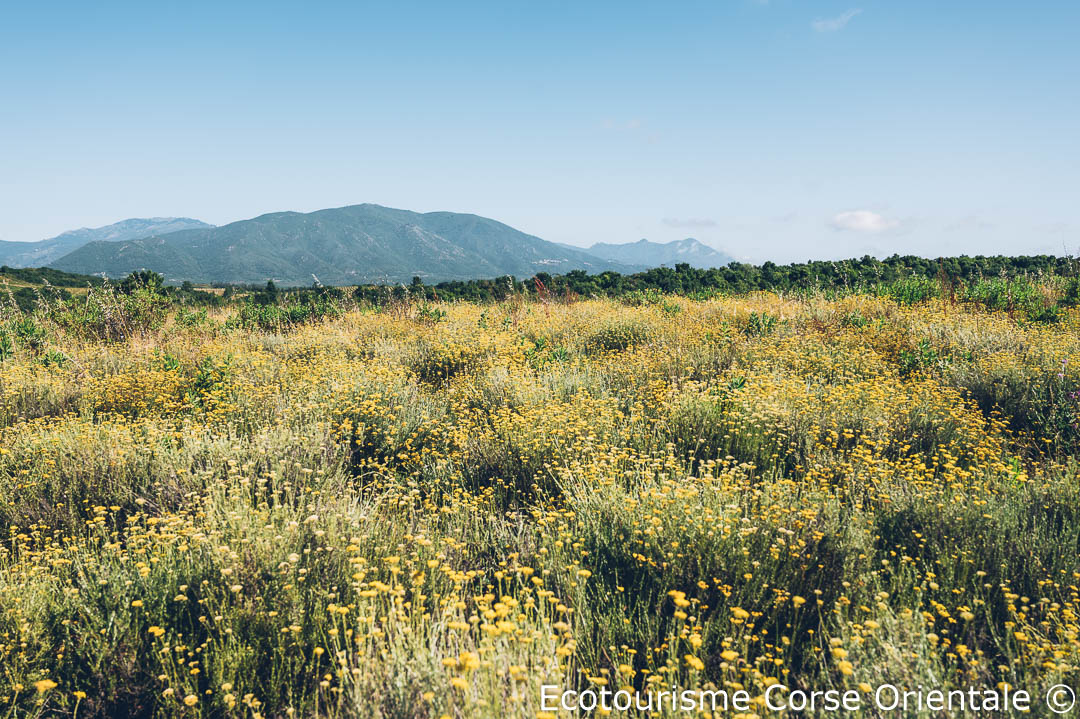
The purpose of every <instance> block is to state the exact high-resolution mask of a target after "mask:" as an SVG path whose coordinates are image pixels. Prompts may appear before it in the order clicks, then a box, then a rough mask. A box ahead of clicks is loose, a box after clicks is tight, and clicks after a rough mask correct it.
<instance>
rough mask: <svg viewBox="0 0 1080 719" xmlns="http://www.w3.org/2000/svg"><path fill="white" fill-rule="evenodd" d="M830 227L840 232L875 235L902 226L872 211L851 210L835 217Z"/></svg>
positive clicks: (897, 221)
mask: <svg viewBox="0 0 1080 719" xmlns="http://www.w3.org/2000/svg"><path fill="white" fill-rule="evenodd" d="M829 226H830V227H832V228H833V229H834V230H837V231H840V232H863V233H867V234H871V235H875V234H877V233H879V232H885V231H886V230H894V229H896V228H897V227H899V226H900V221H899V220H895V219H892V218H889V217H885V216H884V215H879V214H878V213H876V212H871V211H870V210H850V211H848V212H838V213H836V214H835V215H833V216H832V219H830V220H829Z"/></svg>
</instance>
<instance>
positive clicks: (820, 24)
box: [810, 7, 862, 32]
mask: <svg viewBox="0 0 1080 719" xmlns="http://www.w3.org/2000/svg"><path fill="white" fill-rule="evenodd" d="M861 12H862V8H857V7H856V8H851V9H850V10H848V11H847V12H845V13H843V14H842V15H837V16H836V17H832V18H818V19H817V20H814V21H813V22H812V23H810V27H812V28H814V29H815V30H817V31H818V32H836V31H838V30H843V29H844V26H845V25H847V24H848V23H849V22H851V19H852V18H853V17H855V16H856V15H858V14H859V13H861Z"/></svg>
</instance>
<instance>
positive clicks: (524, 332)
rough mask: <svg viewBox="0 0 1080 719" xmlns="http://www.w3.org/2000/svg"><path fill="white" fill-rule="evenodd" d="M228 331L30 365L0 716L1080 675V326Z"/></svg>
mask: <svg viewBox="0 0 1080 719" xmlns="http://www.w3.org/2000/svg"><path fill="white" fill-rule="evenodd" d="M223 319H224V316H222V317H218V318H215V317H214V316H210V317H208V318H205V319H204V321H199V322H185V323H183V324H181V323H178V322H176V321H175V319H171V320H169V321H168V322H167V323H166V324H165V325H164V326H163V327H161V328H158V329H154V330H148V331H146V332H140V333H137V334H135V335H134V336H128V337H126V338H125V339H120V340H116V339H113V340H111V341H105V340H94V339H88V338H86V337H80V336H78V335H77V334H76V333H73V332H70V331H68V330H67V329H65V328H63V327H59V326H57V327H51V328H50V327H45V329H44V331H43V332H44V334H43V335H42V337H41V338H40V342H39V346H38V347H36V348H23V349H16V350H15V351H14V352H12V353H11V354H10V355H9V356H8V357H7V358H6V359H4V360H3V361H2V362H0V717H4V718H6V717H56V716H78V717H91V716H110V717H137V716H139V717H141V716H146V717H150V716H161V717H174V716H175V717H196V716H202V717H267V718H269V717H313V716H327V717H357V718H366V717H416V718H422V719H429V718H430V719H438V718H440V717H450V718H452V719H461V718H466V717H469V718H472V717H476V718H483V717H529V718H532V717H545V716H555V714H553V713H548V712H546V711H545V710H544V707H543V706H542V703H541V687H542V685H557V686H559V687H565V688H576V689H583V688H586V687H593V688H598V687H610V688H619V687H629V688H631V689H632V690H634V691H637V692H647V691H650V690H657V689H661V688H664V687H671V686H673V685H677V686H678V687H687V688H727V689H736V688H740V689H745V690H746V691H747V692H749V693H750V695H751V696H753V697H754V698H755V703H754V704H753V707H752V708H751V710H750V711H749V712H745V713H744V716H751V715H757V716H762V717H764V716H771V715H772V714H770V713H769V712H768V711H767V709H766V708H765V707H764V706H763V705H762V704H761V703H759V701H758V700H759V699H760V697H762V696H763V694H764V692H765V689H766V688H767V687H768V686H769V685H770V684H773V683H776V682H782V683H784V684H786V685H788V686H792V687H800V686H801V687H807V688H814V689H827V688H844V689H853V690H856V691H860V692H865V691H868V690H869V689H870V688H871V687H873V686H876V685H878V684H879V683H881V682H884V681H890V682H893V683H895V684H905V685H908V686H912V687H914V686H917V685H919V684H922V685H927V686H934V687H941V688H950V687H957V688H964V687H969V686H975V687H980V688H984V687H990V688H993V687H999V686H1003V683H1007V684H1008V685H1009V686H1011V687H1017V688H1025V689H1027V690H1029V691H1031V692H1032V693H1033V694H1035V695H1037V694H1038V693H1040V692H1043V691H1045V689H1046V688H1047V687H1049V686H1051V685H1054V684H1057V683H1059V682H1065V683H1071V684H1077V683H1080V637H1078V631H1080V484H1078V481H1077V480H1078V478H1077V460H1076V452H1075V449H1076V442H1077V437H1078V436H1080V435H1078V418H1080V399H1078V394H1077V391H1078V389H1080V314H1078V313H1077V310H1070V311H1069V312H1068V313H1066V315H1065V316H1064V317H1062V318H1061V319H1060V321H1058V322H1057V323H1054V324H1046V325H1041V324H1031V323H1028V322H1026V321H1025V320H1024V319H1023V318H1014V317H1010V316H1008V315H1006V314H1003V313H991V312H986V311H983V310H979V309H977V308H973V307H967V306H964V305H961V304H949V303H946V302H939V301H937V300H934V301H930V302H926V303H922V304H919V305H915V306H906V305H901V304H897V303H895V302H894V301H892V300H889V299H885V298H877V297H872V296H867V295H853V296H849V297H843V298H838V299H826V298H823V297H819V298H809V299H806V298H803V299H791V298H783V297H780V296H777V295H773V294H761V295H750V296H743V297H734V298H717V299H712V300H708V301H690V300H687V299H683V298H677V297H668V298H665V299H664V300H663V301H662V302H655V303H644V304H641V305H639V306H630V305H628V304H623V303H619V302H616V301H611V300H589V301H580V302H572V303H554V302H541V301H524V300H511V301H507V302H504V303H501V304H489V305H474V304H464V303H460V304H456V303H455V304H444V305H440V306H435V307H424V308H422V309H418V308H417V307H410V306H409V305H407V304H402V305H399V306H395V307H392V308H389V309H385V310H381V311H380V310H376V309H371V308H366V309H365V308H361V307H354V308H351V309H349V310H348V311H345V312H344V313H342V314H341V315H340V316H338V317H335V318H333V319H329V320H325V321H319V322H316V323H310V324H304V325H301V326H298V327H295V328H292V329H290V330H288V331H281V332H264V331H258V330H251V329H243V328H242V327H237V326H235V325H229V324H227V323H225V322H223V321H222V320H223ZM43 357H44V358H45V359H47V360H48V361H45V360H43ZM655 715H656V716H662V715H664V714H663V712H658V713H656V714H655ZM682 715H685V714H682ZM727 715H729V714H725V716H727Z"/></svg>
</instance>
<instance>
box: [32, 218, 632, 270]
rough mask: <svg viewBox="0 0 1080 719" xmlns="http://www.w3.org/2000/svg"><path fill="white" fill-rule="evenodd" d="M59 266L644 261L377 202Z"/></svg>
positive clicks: (377, 266) (168, 237)
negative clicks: (614, 257) (615, 257)
mask: <svg viewBox="0 0 1080 719" xmlns="http://www.w3.org/2000/svg"><path fill="white" fill-rule="evenodd" d="M51 266H52V267H55V268H56V269H60V270H65V271H72V272H82V273H98V272H104V273H106V274H108V275H110V276H115V277H119V276H123V275H126V274H128V273H129V272H133V271H136V270H141V269H149V270H153V271H155V272H160V273H161V274H163V275H165V278H166V280H167V281H170V282H177V281H182V280H192V281H197V282H233V283H242V282H264V281H266V280H267V279H273V280H274V281H275V282H278V283H281V284H301V285H302V284H310V283H311V282H312V280H313V278H318V280H319V281H320V282H321V283H323V284H327V285H330V284H337V285H350V284H360V283H368V282H398V281H408V280H410V279H411V278H412V277H413V276H419V277H420V278H421V279H423V280H425V281H442V280H458V279H460V280H464V279H474V278H478V277H498V276H502V275H515V276H518V277H529V276H532V275H534V274H536V273H537V272H541V271H547V272H551V273H564V272H568V271H570V270H574V269H582V270H585V271H587V272H590V273H595V272H601V271H604V270H608V269H611V270H617V271H620V272H633V271H636V270H639V269H643V268H642V267H638V266H636V265H632V264H627V263H622V262H618V261H612V260H605V259H602V258H597V257H595V256H593V255H591V254H589V253H588V252H586V251H585V250H582V249H570V248H564V247H560V246H558V245H556V244H555V243H551V242H547V241H545V240H542V239H540V238H539V237H536V236H534V235H529V234H527V233H524V232H521V231H519V230H516V229H514V228H513V227H510V226H509V225H506V224H503V223H501V222H498V221H496V220H492V219H489V218H486V217H481V216H479V215H474V214H470V213H455V212H445V211H440V212H428V213H417V212H412V211H410V210H400V209H396V208H389V207H383V206H381V205H373V204H359V205H347V206H345V207H338V208H328V209H323V210H316V211H314V212H308V213H301V212H293V211H283V212H272V213H266V214H263V215H259V216H258V217H253V218H251V219H248V220H239V221H237V222H232V223H229V224H226V225H221V226H220V227H210V228H199V229H188V230H180V231H178V232H171V233H166V234H160V235H153V236H149V237H144V238H138V239H132V240H127V241H123V242H103V241H98V242H91V243H88V244H86V245H83V246H82V247H80V248H78V249H76V250H74V251H72V252H70V253H68V254H66V255H64V256H63V257H61V258H59V259H58V260H56V261H54V262H52V263H51Z"/></svg>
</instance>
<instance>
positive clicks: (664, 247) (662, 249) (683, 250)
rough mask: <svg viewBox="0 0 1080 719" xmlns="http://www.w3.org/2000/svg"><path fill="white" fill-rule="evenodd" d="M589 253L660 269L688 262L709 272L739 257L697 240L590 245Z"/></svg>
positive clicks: (688, 238) (615, 260)
mask: <svg viewBox="0 0 1080 719" xmlns="http://www.w3.org/2000/svg"><path fill="white" fill-rule="evenodd" d="M587 251H588V252H589V253H590V254H593V255H596V256H597V257H600V258H603V259H606V260H609V261H612V262H623V263H627V264H636V265H644V266H646V267H660V266H661V265H666V266H668V267H672V266H674V265H677V264H679V263H681V262H685V263H687V264H689V265H690V266H691V267H696V268H699V269H708V268H711V267H723V266H724V265H727V264H729V263H731V262H734V261H735V258H734V257H732V256H731V255H728V254H725V253H723V252H718V251H717V250H714V249H713V248H711V247H709V246H708V245H706V244H704V243H702V242H699V241H698V240H695V239H694V238H693V237H687V238H686V239H684V240H672V241H671V242H652V241H650V240H646V239H641V240H638V241H637V242H627V243H624V244H612V243H608V242H597V243H595V244H593V245H592V246H590V247H589V248H588V250H587Z"/></svg>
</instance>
